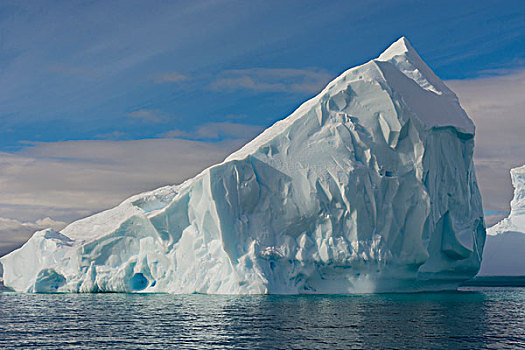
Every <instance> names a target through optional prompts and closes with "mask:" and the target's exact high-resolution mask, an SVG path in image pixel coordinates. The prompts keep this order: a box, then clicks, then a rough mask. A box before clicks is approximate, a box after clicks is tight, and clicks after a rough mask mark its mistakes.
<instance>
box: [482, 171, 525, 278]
mask: <svg viewBox="0 0 525 350" xmlns="http://www.w3.org/2000/svg"><path fill="white" fill-rule="evenodd" d="M510 176H511V179H512V185H513V186H514V198H513V199H512V201H511V202H510V208H511V211H510V215H509V216H508V217H506V218H505V219H503V220H501V221H500V222H499V223H497V224H496V225H494V226H492V227H490V228H489V229H488V230H487V242H486V245H485V250H484V251H483V262H482V263H481V269H480V271H479V275H480V276H488V275H491V276H525V165H523V166H521V167H519V168H514V169H512V170H511V171H510Z"/></svg>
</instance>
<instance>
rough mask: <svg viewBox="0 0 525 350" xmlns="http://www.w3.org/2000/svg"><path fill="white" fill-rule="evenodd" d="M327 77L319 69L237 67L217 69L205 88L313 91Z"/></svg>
mask: <svg viewBox="0 0 525 350" xmlns="http://www.w3.org/2000/svg"><path fill="white" fill-rule="evenodd" d="M331 78H332V75H331V74H329V73H328V72H326V71H324V70H319V69H293V68H251V69H237V70H227V71H223V72H221V73H220V74H219V76H218V77H217V78H216V79H215V80H213V81H212V82H211V83H210V84H209V86H208V87H209V88H210V89H211V90H214V91H237V90H249V91H252V92H257V93H260V92H285V93H316V92H319V91H320V90H321V89H322V88H323V87H324V86H325V85H326V84H327V83H328V82H329V81H330V79H331Z"/></svg>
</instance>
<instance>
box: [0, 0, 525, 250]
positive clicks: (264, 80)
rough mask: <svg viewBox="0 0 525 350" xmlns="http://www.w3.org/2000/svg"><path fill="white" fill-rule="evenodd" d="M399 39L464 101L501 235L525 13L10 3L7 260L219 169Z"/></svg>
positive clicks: (275, 4) (4, 17)
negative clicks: (44, 235)
mask: <svg viewBox="0 0 525 350" xmlns="http://www.w3.org/2000/svg"><path fill="white" fill-rule="evenodd" d="M400 36H406V37H407V38H408V40H409V41H410V42H411V43H412V45H413V46H414V48H415V49H416V50H417V51H418V53H419V54H420V56H421V57H422V58H423V59H424V60H425V61H426V62H427V64H428V65H429V66H430V67H431V68H432V69H433V70H434V72H435V73H436V74H437V75H438V76H439V77H440V78H441V79H443V80H444V81H445V82H446V84H447V85H449V86H450V87H451V88H452V89H453V90H454V91H455V92H456V93H457V95H458V96H459V98H460V101H461V104H462V105H463V107H464V108H465V110H466V111H467V113H468V114H469V115H470V117H471V118H472V119H473V120H474V122H475V124H476V127H477V134H476V151H475V165H476V171H477V175H478V180H479V183H480V187H481V191H482V194H483V197H484V208H485V209H486V210H487V212H486V213H487V214H489V215H487V223H488V224H492V223H494V222H496V221H497V219H499V218H501V217H503V216H504V215H505V213H506V212H507V211H508V210H509V209H508V208H509V204H508V202H509V201H510V199H511V197H512V186H511V184H510V177H509V175H508V171H509V169H510V168H511V167H515V166H519V165H522V164H524V163H525V156H524V154H525V138H524V137H522V133H523V131H524V130H525V117H524V116H523V111H524V110H525V99H524V98H523V96H524V93H525V2H524V1H505V0H500V1H468V0H466V1H396V0H392V1H308V0H302V1H285V2H283V1H271V0H266V1H255V0H254V1H229V0H228V1H226V0H214V1H200V0H196V1H191V2H190V1H9V0H3V1H2V2H0V125H1V127H0V255H2V254H3V253H6V252H8V251H9V250H11V249H13V248H14V247H16V246H19V245H20V244H21V243H23V242H24V241H25V240H26V239H27V238H28V237H29V236H30V235H31V233H32V232H34V230H36V229H40V228H44V227H48V226H53V227H55V228H61V227H63V226H64V225H65V224H66V223H68V222H71V221H73V220H75V219H78V218H81V217H85V216H87V215H90V214H92V213H94V212H97V211H100V210H102V209H105V208H109V207H111V206H114V205H116V204H118V203H119V202H120V201H122V200H123V199H125V198H126V197H128V196H129V195H132V194H134V193H138V192H141V191H144V190H149V189H153V188H155V187H159V186H162V185H166V184H176V183H179V182H181V181H183V180H184V179H186V178H188V177H191V176H192V175H194V174H196V173H197V172H199V171H200V170H202V169H203V168H205V167H207V166H209V165H211V164H214V163H217V162H220V161H222V160H223V159H224V157H225V156H227V155H228V154H229V153H230V152H232V151H234V150H235V149H237V148H239V147H240V146H242V145H243V144H244V143H246V142H247V141H248V140H250V139H251V138H252V137H254V136H255V135H257V134H258V133H259V132H260V131H261V130H263V129H264V128H266V127H268V126H270V125H271V124H273V123H274V122H275V121H277V120H280V119H282V118H284V117H286V116H287V115H288V114H290V113H291V112H292V111H293V110H294V109H295V108H297V107H298V106H299V105H300V104H301V103H302V102H304V101H305V100H307V99H308V98H310V97H312V96H314V95H315V94H316V93H317V92H319V91H320V90H321V89H322V87H323V86H324V85H326V84H327V83H328V82H329V81H330V80H332V79H333V78H335V77H336V76H337V75H338V74H340V73H341V72H343V71H344V70H346V69H348V68H350V67H352V66H356V65H359V64H362V63H365V62H367V61H368V60H370V59H372V58H374V57H377V56H378V55H379V54H380V53H381V52H382V51H383V50H384V49H385V48H386V47H388V46H389V45H390V44H391V43H392V42H393V41H395V40H397V39H398V38H399V37H400Z"/></svg>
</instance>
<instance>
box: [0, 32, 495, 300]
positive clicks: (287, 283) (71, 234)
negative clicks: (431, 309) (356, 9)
mask: <svg viewBox="0 0 525 350" xmlns="http://www.w3.org/2000/svg"><path fill="white" fill-rule="evenodd" d="M473 147H474V125H473V123H472V121H471V120H470V119H469V118H468V116H467V115H466V113H465V112H464V111H463V109H462V108H461V107H460V105H459V102H458V99H457V97H456V95H455V94H454V93H453V92H452V91H451V90H449V89H448V88H447V87H446V86H445V84H444V83H443V82H442V81H440V80H439V78H438V77H437V76H436V75H434V73H433V72H432V71H431V70H430V68H429V67H428V66H427V65H426V64H425V63H424V62H423V61H422V60H421V58H420V57H419V56H418V54H417V53H416V52H415V51H414V49H413V48H412V47H411V45H410V44H409V43H408V41H407V40H406V39H405V38H401V39H399V40H398V41H397V42H395V43H394V44H392V45H391V46H390V47H389V48H388V49H387V50H386V51H385V52H383V53H382V54H381V56H379V58H377V59H373V60H371V61H370V62H368V63H366V64H363V65H361V66H358V67H355V68H352V69H350V70H348V71H346V72H344V73H343V74H342V75H340V76H339V77H337V78H336V79H335V80H333V81H332V82H331V83H330V84H328V86H327V87H326V88H325V89H324V90H323V91H322V92H321V93H320V94H319V95H317V96H316V97H314V98H312V99H311V100H309V101H307V102H305V103H304V104H303V105H301V106H300V107H299V108H298V109H297V110H296V111H295V112H294V113H292V114H291V115H290V116H288V117H287V118H285V119H283V120H281V121H279V122H277V123H275V124H274V125H273V126H271V127H270V128H268V129H267V130H266V131H264V132H263V133H262V134H260V135H259V136H258V137H256V138H255V139H254V140H253V141H251V142H250V143H248V144H247V145H245V146H244V147H243V148H241V149H240V150H239V151H237V152H235V153H233V154H232V155H230V156H229V157H228V158H227V159H226V160H225V161H224V162H222V163H220V164H217V165H214V166H212V167H210V168H208V169H206V170H204V171H203V172H202V173H200V174H199V175H197V176H195V177H194V178H192V179H189V180H187V181H186V182H184V183H182V184H180V185H177V186H167V187H163V188H160V189H157V190H154V191H152V192H148V193H143V194H139V195H136V196H134V197H132V198H129V199H127V200H125V201H124V202H123V203H121V204H120V205H119V206H117V207H115V208H113V209H110V210H107V211H104V212H101V213H99V214H96V215H94V216H91V217H88V218H86V219H83V220H79V221H77V222H74V223H72V224H70V225H69V226H67V227H66V228H65V229H63V230H62V231H61V232H55V231H53V230H50V229H49V230H44V231H39V232H36V233H35V234H34V235H33V237H31V239H30V240H29V241H28V242H27V243H26V244H25V245H24V246H23V247H22V248H20V249H18V250H16V251H14V252H12V253H10V254H9V255H7V256H4V257H3V258H1V263H2V264H3V265H4V280H5V284H6V285H7V286H8V287H10V288H12V289H14V290H17V291H22V292H110V291H112V292H168V293H195V292H196V293H224V294H261V293H263V294H264V293H272V294H297V293H368V292H391V291H424V290H446V289H454V288H456V287H457V286H458V285H459V284H460V283H461V281H464V280H467V279H469V278H471V277H472V276H474V275H475V274H476V273H477V272H478V269H479V266H480V263H481V256H482V251H483V245H484V242H485V227H484V221H483V211H482V206H481V197H480V193H479V190H478V185H477V181H476V175H475V171H474V166H473V163H472V153H473ZM172 151H176V150H172Z"/></svg>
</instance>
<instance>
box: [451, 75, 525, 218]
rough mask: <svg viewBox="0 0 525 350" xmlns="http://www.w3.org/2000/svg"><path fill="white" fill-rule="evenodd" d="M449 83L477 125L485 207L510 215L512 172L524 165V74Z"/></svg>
mask: <svg viewBox="0 0 525 350" xmlns="http://www.w3.org/2000/svg"><path fill="white" fill-rule="evenodd" d="M446 83H447V85H448V86H450V87H451V88H452V90H454V91H455V92H456V94H457V95H458V97H459V99H460V102H461V105H462V106H463V108H464V109H465V110H466V111H467V113H468V115H469V116H470V117H471V118H472V120H473V121H474V123H475V124H476V139H475V142H476V148H475V152H474V162H475V164H476V172H477V175H478V181H479V184H480V187H481V192H482V195H483V205H484V207H485V209H490V210H497V211H503V212H507V211H508V210H509V201H510V200H511V198H512V185H511V183H510V175H509V170H510V168H513V167H516V166H520V165H523V164H525V115H524V111H525V70H518V71H514V72H512V74H507V75H503V76H493V77H485V78H479V79H470V80H449V81H447V82H446ZM491 221H493V220H491Z"/></svg>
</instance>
